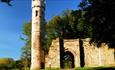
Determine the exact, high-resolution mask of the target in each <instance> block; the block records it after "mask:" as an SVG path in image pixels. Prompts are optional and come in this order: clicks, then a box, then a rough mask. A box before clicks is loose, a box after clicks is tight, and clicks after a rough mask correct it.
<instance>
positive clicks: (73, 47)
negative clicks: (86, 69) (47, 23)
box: [64, 39, 80, 67]
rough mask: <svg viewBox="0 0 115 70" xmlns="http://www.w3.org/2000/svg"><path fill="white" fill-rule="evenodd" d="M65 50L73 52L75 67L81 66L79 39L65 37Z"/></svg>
mask: <svg viewBox="0 0 115 70" xmlns="http://www.w3.org/2000/svg"><path fill="white" fill-rule="evenodd" d="M64 50H65V52H66V51H69V52H71V53H72V54H73V55H74V64H75V67H79V66H80V53H79V39H75V40H74V39H65V40H64Z"/></svg>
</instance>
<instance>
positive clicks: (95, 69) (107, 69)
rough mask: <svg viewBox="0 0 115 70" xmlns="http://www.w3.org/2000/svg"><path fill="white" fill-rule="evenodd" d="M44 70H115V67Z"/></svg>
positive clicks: (52, 69) (53, 69) (54, 69)
mask: <svg viewBox="0 0 115 70" xmlns="http://www.w3.org/2000/svg"><path fill="white" fill-rule="evenodd" d="M42 70H115V67H83V68H80V67H78V68H75V69H60V68H51V69H50V68H47V69H42Z"/></svg>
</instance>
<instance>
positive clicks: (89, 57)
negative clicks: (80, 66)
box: [83, 38, 115, 67]
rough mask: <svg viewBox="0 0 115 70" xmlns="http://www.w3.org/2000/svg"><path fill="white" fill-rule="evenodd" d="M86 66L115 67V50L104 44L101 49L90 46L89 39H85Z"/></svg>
mask: <svg viewBox="0 0 115 70" xmlns="http://www.w3.org/2000/svg"><path fill="white" fill-rule="evenodd" d="M83 46H84V53H85V56H84V57H85V66H86V67H95V66H109V65H114V64H115V61H114V49H112V48H109V47H108V45H107V44H105V43H103V44H102V45H101V46H100V47H97V46H96V45H95V44H89V38H87V39H83Z"/></svg>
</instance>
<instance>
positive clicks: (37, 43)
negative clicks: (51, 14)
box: [31, 0, 45, 70]
mask: <svg viewBox="0 0 115 70" xmlns="http://www.w3.org/2000/svg"><path fill="white" fill-rule="evenodd" d="M44 16H45V0H32V37H31V70H36V69H37V70H38V69H40V68H41V61H42V60H41V58H42V57H41V56H43V55H41V54H42V50H41V49H42V47H43V43H42V42H43V37H44V33H43V32H44V21H45V18H44Z"/></svg>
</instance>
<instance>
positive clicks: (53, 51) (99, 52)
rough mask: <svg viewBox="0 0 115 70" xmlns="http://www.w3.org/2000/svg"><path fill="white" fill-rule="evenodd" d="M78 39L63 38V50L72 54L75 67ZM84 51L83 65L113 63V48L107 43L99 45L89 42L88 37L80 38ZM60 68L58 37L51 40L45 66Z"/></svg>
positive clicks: (78, 47) (107, 64)
mask: <svg viewBox="0 0 115 70" xmlns="http://www.w3.org/2000/svg"><path fill="white" fill-rule="evenodd" d="M79 41H80V40H79V39H64V44H63V46H64V52H66V51H69V52H71V53H72V54H73V55H74V64H75V67H80V66H81V65H80V42H79ZM82 41H83V44H82V46H83V48H82V49H83V51H84V66H85V67H96V66H109V65H115V58H114V48H108V45H107V44H105V43H103V44H101V46H100V47H97V46H96V45H95V44H89V38H86V39H82ZM50 64H51V67H56V68H60V45H59V39H56V40H53V42H52V45H51V47H50V50H49V53H48V55H46V57H45V67H49V65H50Z"/></svg>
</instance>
